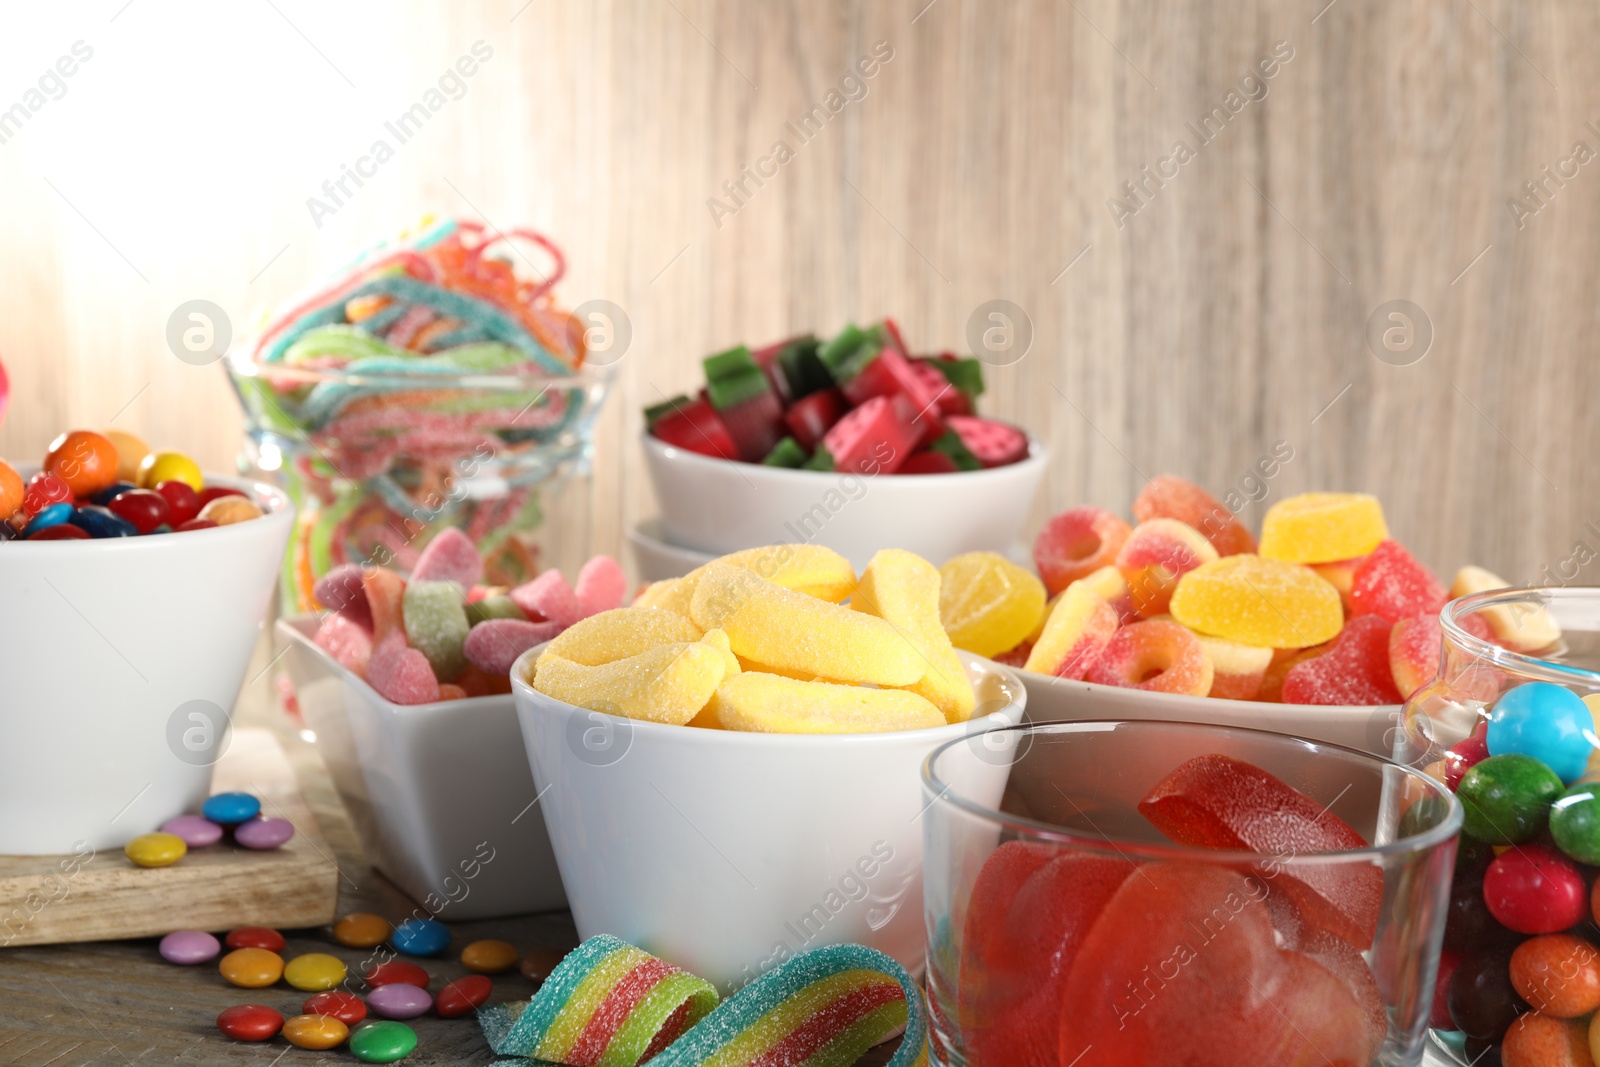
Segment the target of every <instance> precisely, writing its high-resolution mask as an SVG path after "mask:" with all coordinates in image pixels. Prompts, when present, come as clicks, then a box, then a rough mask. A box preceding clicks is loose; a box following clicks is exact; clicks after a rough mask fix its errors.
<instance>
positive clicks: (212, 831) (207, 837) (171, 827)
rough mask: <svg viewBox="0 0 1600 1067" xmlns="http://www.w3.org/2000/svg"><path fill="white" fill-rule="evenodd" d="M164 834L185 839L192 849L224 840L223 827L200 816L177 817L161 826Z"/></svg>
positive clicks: (184, 841)
mask: <svg viewBox="0 0 1600 1067" xmlns="http://www.w3.org/2000/svg"><path fill="white" fill-rule="evenodd" d="M161 831H162V833H168V834H172V835H174V836H176V837H181V838H183V843H184V844H185V845H188V846H189V847H190V848H205V847H206V846H207V845H214V844H216V843H217V842H218V841H221V840H222V827H221V826H218V825H217V824H216V823H214V822H212V821H211V820H210V819H206V818H202V817H201V816H199V815H177V816H174V817H173V818H170V819H168V820H167V821H166V822H164V823H162V824H161Z"/></svg>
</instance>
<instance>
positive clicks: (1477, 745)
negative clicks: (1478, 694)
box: [1444, 719, 1489, 789]
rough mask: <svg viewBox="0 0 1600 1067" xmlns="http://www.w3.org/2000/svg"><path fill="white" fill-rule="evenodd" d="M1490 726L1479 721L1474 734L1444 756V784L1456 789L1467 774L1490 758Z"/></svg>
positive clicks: (1464, 738)
mask: <svg viewBox="0 0 1600 1067" xmlns="http://www.w3.org/2000/svg"><path fill="white" fill-rule="evenodd" d="M1488 737H1489V724H1488V723H1487V722H1484V721H1482V720H1481V719H1480V720H1479V721H1478V724H1477V725H1476V726H1474V727H1473V728H1472V733H1470V734H1468V735H1467V736H1466V737H1463V738H1462V739H1461V740H1460V741H1457V742H1456V743H1455V744H1453V745H1451V746H1450V748H1449V750H1448V751H1447V752H1446V753H1445V754H1444V784H1445V785H1447V786H1449V787H1450V788H1451V789H1455V788H1456V787H1457V786H1459V785H1460V784H1461V779H1462V778H1464V777H1465V776H1466V773H1467V772H1468V771H1470V770H1472V768H1474V767H1476V766H1477V765H1478V764H1480V763H1482V762H1483V761H1484V760H1486V759H1488V758H1489V742H1488Z"/></svg>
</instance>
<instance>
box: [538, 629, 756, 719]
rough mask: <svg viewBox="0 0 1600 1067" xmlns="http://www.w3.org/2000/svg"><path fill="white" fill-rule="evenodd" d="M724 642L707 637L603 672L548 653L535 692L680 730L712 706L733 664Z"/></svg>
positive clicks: (604, 667) (618, 662)
mask: <svg viewBox="0 0 1600 1067" xmlns="http://www.w3.org/2000/svg"><path fill="white" fill-rule="evenodd" d="M731 658H732V657H731V654H730V653H729V651H728V649H727V647H726V645H725V643H724V642H721V641H719V640H718V638H717V636H716V635H713V634H709V633H708V634H706V636H705V637H703V638H701V639H700V640H699V641H696V642H692V643H689V642H675V643H673V644H668V645H658V646H657V647H655V648H652V649H649V650H648V651H645V652H640V653H639V654H638V655H635V656H629V657H628V658H627V659H620V660H615V661H613V662H611V663H603V664H600V665H598V666H586V665H584V664H581V663H574V662H572V661H571V660H569V659H563V658H561V657H560V656H552V655H551V654H550V650H549V649H546V650H545V651H544V652H543V653H542V654H540V656H539V660H538V662H537V663H536V664H535V665H534V675H533V682H532V684H533V687H534V688H535V689H537V690H538V691H539V692H541V693H543V694H545V695H546V696H548V697H553V698H554V699H556V700H563V701H566V702H567V703H568V704H576V705H577V706H578V707H581V708H589V709H592V710H594V711H603V712H607V713H609V714H612V715H625V716H627V717H628V718H630V719H643V720H646V721H648V722H660V723H671V724H673V725H678V726H681V725H683V724H684V723H687V722H688V721H689V720H691V719H693V718H694V717H695V716H696V715H698V714H699V713H700V711H701V710H702V709H703V708H704V707H705V706H706V705H707V704H708V703H710V701H711V697H712V695H713V694H715V693H716V691H717V686H719V685H721V684H722V682H723V679H725V678H726V677H727V675H728V665H729V663H730V662H731Z"/></svg>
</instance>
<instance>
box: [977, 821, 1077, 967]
mask: <svg viewBox="0 0 1600 1067" xmlns="http://www.w3.org/2000/svg"><path fill="white" fill-rule="evenodd" d="M1059 855H1061V850H1060V849H1059V848H1055V847H1052V846H1050V845H1039V844H1034V843H1033V842H1030V841H1007V842H1006V843H1005V844H1003V845H1001V846H1000V847H999V848H997V849H995V850H994V851H993V852H991V853H989V858H988V859H986V860H984V862H983V868H982V869H981V870H979V871H978V877H977V879H976V880H975V881H974V882H973V884H972V899H971V901H970V902H969V903H968V905H967V921H966V925H965V927H964V928H963V930H962V935H961V953H962V958H963V959H964V960H973V961H976V964H975V965H978V966H983V965H986V964H987V960H988V955H989V945H990V943H991V942H992V941H993V940H994V939H995V938H996V937H997V936H998V934H999V931H1000V929H1001V926H1002V924H1003V923H1004V922H1005V918H1006V915H1007V914H1008V913H1009V912H1010V910H1011V901H1012V900H1013V899H1015V897H1016V895H1017V891H1018V890H1019V889H1021V888H1022V884H1023V883H1024V882H1026V881H1027V880H1028V878H1029V876H1031V875H1032V874H1033V872H1034V871H1037V870H1038V869H1039V868H1040V867H1043V866H1044V865H1045V864H1046V863H1049V862H1050V861H1051V860H1053V859H1055V858H1056V857H1057V856H1059ZM963 966H966V965H965V964H964V965H963Z"/></svg>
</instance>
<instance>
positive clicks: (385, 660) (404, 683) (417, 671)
mask: <svg viewBox="0 0 1600 1067" xmlns="http://www.w3.org/2000/svg"><path fill="white" fill-rule="evenodd" d="M367 683H368V684H369V685H371V686H372V688H373V689H375V690H377V692H378V695H379V696H381V697H383V699H385V700H388V701H392V702H394V703H396V704H431V703H433V702H434V701H436V700H438V699H439V679H438V678H436V677H434V674H433V668H432V667H430V666H428V657H426V656H424V655H423V654H422V653H421V652H418V651H417V650H416V649H414V648H411V647H409V646H407V644H406V642H405V631H403V630H396V631H395V632H394V633H392V634H390V635H389V636H388V637H387V638H385V639H384V640H382V641H380V642H379V643H378V644H377V646H376V647H374V648H373V650H372V658H371V659H370V660H368V661H367Z"/></svg>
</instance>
